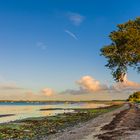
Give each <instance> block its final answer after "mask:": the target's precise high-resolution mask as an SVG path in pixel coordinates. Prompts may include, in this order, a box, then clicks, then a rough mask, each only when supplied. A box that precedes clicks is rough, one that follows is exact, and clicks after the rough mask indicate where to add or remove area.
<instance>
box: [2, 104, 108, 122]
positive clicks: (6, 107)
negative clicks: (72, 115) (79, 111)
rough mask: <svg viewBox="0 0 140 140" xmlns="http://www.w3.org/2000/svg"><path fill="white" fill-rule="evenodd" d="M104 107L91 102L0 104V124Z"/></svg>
mask: <svg viewBox="0 0 140 140" xmlns="http://www.w3.org/2000/svg"><path fill="white" fill-rule="evenodd" d="M105 106H107V105H106V104H101V103H91V102H74V103H69V102H62V103H61V102H60V103H58V102H56V103H55V102H0V123H6V122H11V121H15V120H21V119H26V118H32V117H44V116H55V115H57V114H61V113H67V112H73V111H74V110H73V109H75V108H99V107H105ZM56 108H57V109H56ZM41 109H43V111H41ZM45 109H48V110H45Z"/></svg>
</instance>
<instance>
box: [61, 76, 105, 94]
mask: <svg viewBox="0 0 140 140" xmlns="http://www.w3.org/2000/svg"><path fill="white" fill-rule="evenodd" d="M76 83H77V84H78V85H79V89H77V90H74V89H68V90H65V91H63V92H62V93H68V94H72V95H80V94H87V93H97V92H101V91H106V90H108V87H107V85H103V84H101V83H100V82H99V81H97V80H95V79H94V78H93V77H91V76H89V75H88V76H83V77H82V78H81V79H80V80H78V81H77V82H76Z"/></svg>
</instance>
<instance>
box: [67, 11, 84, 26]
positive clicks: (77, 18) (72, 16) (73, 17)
mask: <svg viewBox="0 0 140 140" xmlns="http://www.w3.org/2000/svg"><path fill="white" fill-rule="evenodd" d="M67 15H68V18H69V20H70V21H71V22H72V24H73V25H76V26H79V25H80V24H81V23H82V22H83V21H84V20H85V17H84V16H82V15H80V14H78V13H72V12H69V13H68V14H67Z"/></svg>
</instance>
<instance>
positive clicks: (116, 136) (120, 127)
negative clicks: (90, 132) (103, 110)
mask: <svg viewBox="0 0 140 140" xmlns="http://www.w3.org/2000/svg"><path fill="white" fill-rule="evenodd" d="M101 132H102V134H99V135H97V137H98V139H102V140H140V108H139V107H138V105H137V104H132V105H131V106H130V108H129V109H126V110H123V111H121V112H120V113H118V114H117V115H116V116H115V118H114V119H113V120H112V121H111V122H110V123H109V124H107V125H105V126H103V127H102V129H101Z"/></svg>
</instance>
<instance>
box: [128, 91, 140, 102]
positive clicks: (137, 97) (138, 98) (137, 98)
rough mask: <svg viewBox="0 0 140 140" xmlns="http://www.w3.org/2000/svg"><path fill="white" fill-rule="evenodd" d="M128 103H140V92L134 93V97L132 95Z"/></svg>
mask: <svg viewBox="0 0 140 140" xmlns="http://www.w3.org/2000/svg"><path fill="white" fill-rule="evenodd" d="M128 101H131V102H140V91H137V92H134V93H133V94H132V95H130V96H129V98H128Z"/></svg>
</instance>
